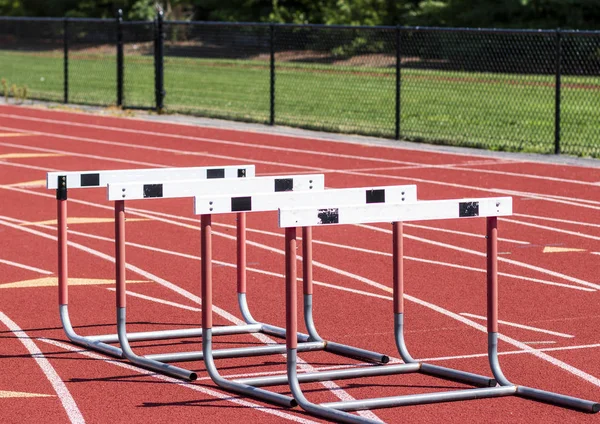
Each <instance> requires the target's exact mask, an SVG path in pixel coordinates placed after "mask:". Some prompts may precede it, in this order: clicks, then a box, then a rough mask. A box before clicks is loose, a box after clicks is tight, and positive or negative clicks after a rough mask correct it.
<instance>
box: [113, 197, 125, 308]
mask: <svg viewBox="0 0 600 424" xmlns="http://www.w3.org/2000/svg"><path fill="white" fill-rule="evenodd" d="M125 264H126V262H125V201H123V200H118V201H116V202H115V265H116V266H115V273H116V274H115V281H116V286H117V287H116V289H117V308H125V307H126V306H127V300H126V299H127V294H126V290H127V288H126V276H125Z"/></svg>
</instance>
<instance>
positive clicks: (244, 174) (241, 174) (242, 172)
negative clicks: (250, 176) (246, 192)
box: [238, 168, 246, 178]
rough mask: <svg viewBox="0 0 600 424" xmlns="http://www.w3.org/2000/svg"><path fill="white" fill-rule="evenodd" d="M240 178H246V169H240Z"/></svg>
mask: <svg viewBox="0 0 600 424" xmlns="http://www.w3.org/2000/svg"><path fill="white" fill-rule="evenodd" d="M238 178H246V170H245V169H244V168H240V169H238Z"/></svg>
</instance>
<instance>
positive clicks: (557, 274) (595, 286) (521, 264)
mask: <svg viewBox="0 0 600 424" xmlns="http://www.w3.org/2000/svg"><path fill="white" fill-rule="evenodd" d="M358 226H359V227H363V228H369V229H371V230H375V231H380V232H383V233H387V234H391V233H392V231H391V230H387V229H385V228H379V227H375V226H372V225H364V224H359V225H358ZM404 237H406V238H409V239H411V240H416V241H420V242H423V243H427V244H432V245H434V246H440V247H446V248H448V249H452V250H457V251H459V252H465V253H470V254H472V255H476V256H483V257H485V256H486V254H485V252H477V251H476V250H471V249H466V248H464V247H458V246H454V245H451V244H447V243H442V242H438V241H433V240H428V239H424V238H421V237H415V236H411V235H408V234H405V235H404ZM498 261H499V262H505V263H509V264H512V265H515V266H518V267H522V268H527V269H531V270H534V271H539V272H541V273H543V274H547V275H551V276H553V277H558V278H562V279H564V280H567V281H571V282H573V283H577V284H581V285H583V286H586V287H591V288H593V289H595V290H600V285H598V284H594V283H590V282H589V281H585V280H581V279H579V278H576V277H571V276H569V275H566V274H562V273H560V272H556V271H552V270H549V269H546V268H541V267H539V266H535V265H530V264H527V263H525V262H520V261H515V260H513V259H507V258H503V257H498Z"/></svg>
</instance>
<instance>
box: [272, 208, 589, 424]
mask: <svg viewBox="0 0 600 424" xmlns="http://www.w3.org/2000/svg"><path fill="white" fill-rule="evenodd" d="M511 214H512V198H510V197H499V198H480V199H451V200H437V201H421V202H416V203H408V204H381V205H378V204H374V205H373V204H370V205H354V206H346V205H335V204H333V203H332V202H327V203H323V205H321V206H318V207H314V206H313V207H302V208H287V209H280V210H279V226H280V227H282V228H285V252H286V254H285V256H286V345H287V380H288V382H289V383H288V384H289V387H290V389H291V392H292V395H293V397H294V399H295V400H296V401H297V403H298V404H299V405H300V406H301V407H302V408H303V409H305V410H306V411H307V412H309V413H311V414H313V415H316V416H319V417H323V418H326V419H330V420H335V421H336V422H345V423H375V422H377V421H374V420H371V419H368V418H364V417H360V416H357V415H353V414H350V413H348V412H347V411H356V410H364V409H373V408H386V407H393V406H405V405H416V404H427V403H437V402H449V401H458V400H469V399H480V398H490V397H501V396H513V395H516V396H519V397H523V398H527V399H532V400H536V401H540V402H545V403H549V404H553V405H557V406H562V407H566V408H571V409H575V410H579V411H583V412H590V413H596V412H598V411H600V404H599V403H596V402H592V401H588V400H584V399H579V398H575V397H571V396H566V395H562V394H558V393H553V392H548V391H544V390H539V389H535V388H531V387H526V386H518V385H515V384H513V383H511V382H510V381H509V380H508V379H507V378H506V377H505V376H504V374H503V372H502V369H501V368H500V363H499V359H498V216H506V215H511ZM475 217H485V218H486V238H487V241H486V250H487V255H486V256H487V273H486V274H487V331H488V362H489V365H490V368H491V371H492V374H493V376H494V377H495V380H496V382H497V383H498V384H495V385H494V386H495V387H484V388H471V389H466V390H454V391H447V392H437V393H425V394H416V395H403V396H392V397H385V398H371V399H362V400H353V401H342V402H329V403H323V404H315V403H313V402H310V401H309V400H308V399H307V398H306V397H305V395H304V393H303V392H302V389H301V387H300V382H302V381H303V380H302V379H301V378H299V376H298V374H297V369H296V367H297V348H296V345H297V338H296V333H297V306H296V285H297V279H296V271H297V269H296V265H297V264H296V262H297V258H296V229H297V227H312V226H322V225H335V224H368V223H371V224H372V223H382V222H392V228H393V237H392V239H393V310H394V336H395V340H396V346H397V349H398V351H399V353H400V355H401V357H402V359H403V360H404V361H405V362H406V365H408V366H410V365H412V366H416V370H417V371H419V372H422V373H424V374H434V375H435V373H432V372H431V371H433V370H435V369H436V368H438V367H434V368H432V367H433V366H432V365H429V364H425V363H420V362H417V361H415V360H414V359H413V358H412V357H411V356H410V354H409V353H408V350H407V348H406V345H405V343H404V336H403V323H404V318H403V314H404V307H403V299H404V281H403V265H402V261H403V254H404V252H403V247H402V235H403V230H402V223H403V222H405V221H422V220H432V219H456V218H475ZM444 374H445V373H443V372H442V373H441V375H439V376H440V377H442V378H447V377H448V376H447V375H444ZM450 377H452V375H450Z"/></svg>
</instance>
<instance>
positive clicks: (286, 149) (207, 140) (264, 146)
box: [0, 113, 596, 186]
mask: <svg viewBox="0 0 600 424" xmlns="http://www.w3.org/2000/svg"><path fill="white" fill-rule="evenodd" d="M0 117H8V118H12V119H17V120H19V119H20V120H26V121H33V122H45V123H51V124H57V125H64V126H74V127H81V128H94V129H100V130H104V131H114V132H123V133H132V134H136V135H140V134H143V135H148V136H157V137H164V138H175V139H181V140H191V141H198V142H203V143H212V144H221V145H232V146H240V147H246V148H255V149H267V150H271V151H273V150H276V151H284V152H292V153H300V154H311V155H318V156H324V157H334V158H347V159H355V160H356V159H358V160H363V161H371V162H383V163H396V164H404V165H416V166H420V165H424V164H422V163H418V162H408V161H401V160H394V159H384V158H376V157H365V156H360V155H348V154H343V153H330V152H324V151H315V150H308V149H296V148H291V147H280V146H274V145H268V144H259V143H246V142H240V141H231V140H224V139H215V138H207V137H198V136H187V135H180V134H173V133H170V132H157V131H147V130H141V129H130V128H122V127H112V126H108V125H96V124H86V123H82V122H74V121H68V120H55V119H50V118H36V117H29V116H23V115H15V114H5V113H0ZM0 128H3V129H7V130H16V131H18V130H21V131H22V132H24V131H25V130H22V129H21V128H13V127H0ZM28 132H29V133H31V134H41V133H40V132H37V131H30V130H29V131H28ZM48 134H53V133H48ZM434 154H435V152H434ZM505 160H506V159H505ZM255 162H256V161H255ZM437 167H438V168H440V169H456V170H460V171H469V172H479V173H487V174H495V175H506V176H515V177H519V178H530V179H538V180H545V181H555V182H563V183H571V184H580V185H590V186H595V185H596V183H595V182H589V181H581V180H572V179H566V178H558V177H551V176H540V175H535V174H523V173H515V172H507V171H498V170H491V169H470V168H461V167H460V164H458V166H456V165H452V166H444V165H437Z"/></svg>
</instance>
